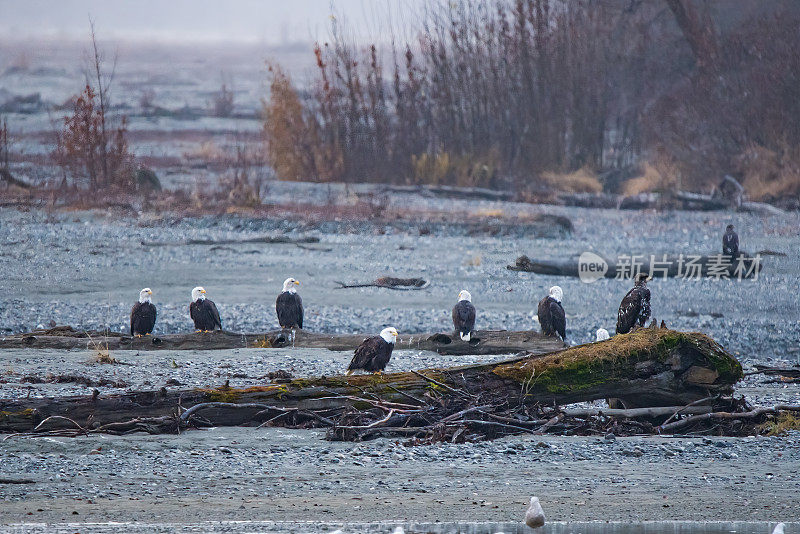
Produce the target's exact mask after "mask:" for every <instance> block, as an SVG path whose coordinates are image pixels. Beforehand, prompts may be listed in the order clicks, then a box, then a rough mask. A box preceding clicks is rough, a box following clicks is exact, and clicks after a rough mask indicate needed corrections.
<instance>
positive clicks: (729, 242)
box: [722, 224, 739, 258]
mask: <svg viewBox="0 0 800 534" xmlns="http://www.w3.org/2000/svg"><path fill="white" fill-rule="evenodd" d="M722 253H723V254H725V255H726V256H731V257H734V258H735V257H736V256H738V255H739V236H738V235H737V234H736V232H735V231H734V230H733V225H732V224H729V225H728V227H727V228H725V235H723V236H722Z"/></svg>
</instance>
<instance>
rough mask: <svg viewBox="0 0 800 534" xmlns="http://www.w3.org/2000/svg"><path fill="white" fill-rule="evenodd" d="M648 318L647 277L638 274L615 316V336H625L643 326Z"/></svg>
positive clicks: (648, 291)
mask: <svg viewBox="0 0 800 534" xmlns="http://www.w3.org/2000/svg"><path fill="white" fill-rule="evenodd" d="M649 318H650V289H648V287H647V275H646V274H645V273H639V274H638V275H636V282H635V283H634V285H633V289H631V290H630V291H628V294H627V295H625V298H623V299H622V303H620V305H619V313H618V314H617V334H627V333H628V332H630V331H631V329H632V328H634V327H635V326H640V327H642V326H644V324H645V323H646V322H647V320H648V319H649Z"/></svg>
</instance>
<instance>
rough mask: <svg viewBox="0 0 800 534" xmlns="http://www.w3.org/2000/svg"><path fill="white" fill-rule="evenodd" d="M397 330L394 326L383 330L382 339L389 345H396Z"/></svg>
mask: <svg viewBox="0 0 800 534" xmlns="http://www.w3.org/2000/svg"><path fill="white" fill-rule="evenodd" d="M397 335H398V334H397V329H396V328H395V327H393V326H390V327H389V328H384V329H383V330H381V337H382V338H383V340H384V341H385V342H387V343H392V344H394V343H395V342H396V341H397Z"/></svg>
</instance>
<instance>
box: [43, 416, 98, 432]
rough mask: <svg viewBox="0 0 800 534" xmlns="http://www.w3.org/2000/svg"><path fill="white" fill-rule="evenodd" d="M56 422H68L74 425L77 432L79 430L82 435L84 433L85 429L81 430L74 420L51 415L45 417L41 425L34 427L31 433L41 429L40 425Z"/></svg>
mask: <svg viewBox="0 0 800 534" xmlns="http://www.w3.org/2000/svg"><path fill="white" fill-rule="evenodd" d="M57 420H61V421H69V422H70V423H72V424H73V425H75V426H76V427H77V428H78V430H80V431H81V432H83V433H86V429H85V428H83V427H82V426H81V425H79V424H78V423H77V422H76V421H75V420H74V419H70V418H69V417H64V416H62V415H51V416H50V417H47V418H46V419H44V420H43V421H42V422H41V423H39V424H38V425H36V427H35V428H34V429H33V431H34V432H36V431H38V430H39V429H40V428H42V425H44V424H45V423H47V422H49V421H57Z"/></svg>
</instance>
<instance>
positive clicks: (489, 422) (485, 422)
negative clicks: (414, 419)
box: [449, 419, 536, 434]
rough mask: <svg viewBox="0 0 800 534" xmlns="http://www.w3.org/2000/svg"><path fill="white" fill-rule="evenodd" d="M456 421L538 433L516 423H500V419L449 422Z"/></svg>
mask: <svg viewBox="0 0 800 534" xmlns="http://www.w3.org/2000/svg"><path fill="white" fill-rule="evenodd" d="M455 423H464V424H468V425H478V426H481V425H482V426H494V427H499V428H507V429H509V430H514V431H515V432H525V433H526V434H536V432H534V431H533V430H531V429H530V428H525V427H522V426H516V425H509V424H507V423H500V422H498V421H481V420H480V419H464V420H462V421H454V422H452V423H449V424H455Z"/></svg>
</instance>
